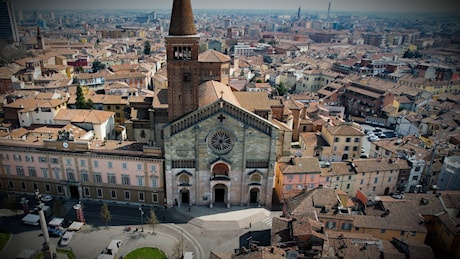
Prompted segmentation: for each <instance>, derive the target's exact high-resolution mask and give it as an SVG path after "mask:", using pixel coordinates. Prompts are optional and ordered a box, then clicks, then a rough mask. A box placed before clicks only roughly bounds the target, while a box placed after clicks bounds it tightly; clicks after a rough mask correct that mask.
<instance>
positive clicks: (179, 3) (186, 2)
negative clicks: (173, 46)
mask: <svg viewBox="0 0 460 260" xmlns="http://www.w3.org/2000/svg"><path fill="white" fill-rule="evenodd" d="M195 34H196V29H195V24H194V19H193V11H192V4H191V3H190V0H174V2H173V9H172V13H171V24H170V26H169V35H170V36H186V35H195Z"/></svg>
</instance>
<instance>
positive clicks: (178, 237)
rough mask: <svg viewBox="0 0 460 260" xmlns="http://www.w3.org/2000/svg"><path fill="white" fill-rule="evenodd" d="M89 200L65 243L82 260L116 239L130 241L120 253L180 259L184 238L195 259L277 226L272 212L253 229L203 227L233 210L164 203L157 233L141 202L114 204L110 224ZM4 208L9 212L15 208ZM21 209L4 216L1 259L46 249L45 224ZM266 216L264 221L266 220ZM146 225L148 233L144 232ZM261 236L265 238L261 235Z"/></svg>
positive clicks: (70, 211) (68, 205)
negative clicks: (149, 252)
mask: <svg viewBox="0 0 460 260" xmlns="http://www.w3.org/2000/svg"><path fill="white" fill-rule="evenodd" d="M76 203H77V202H76V201H68V202H67V203H65V204H64V205H65V207H66V209H67V214H66V215H65V219H71V220H75V219H76V213H75V210H73V209H72V208H71V206H72V205H73V204H76ZM47 204H50V203H47ZM51 204H52V202H51ZM83 204H84V214H85V219H86V223H87V224H86V225H85V226H83V228H82V229H81V230H80V231H77V232H76V234H75V235H74V237H73V239H72V241H71V242H70V244H69V246H68V247H63V248H64V249H66V248H67V249H71V250H72V251H73V252H74V253H75V255H76V257H77V258H96V257H97V256H98V255H99V254H100V253H101V252H102V250H104V248H105V247H106V246H107V245H108V244H109V242H110V241H111V240H112V239H120V240H122V241H124V242H123V245H122V246H121V248H120V251H119V253H118V256H121V255H124V254H126V253H128V252H130V251H132V250H134V249H135V248H138V247H144V246H152V247H159V248H161V249H162V250H163V251H164V252H165V253H166V254H167V255H168V257H174V256H175V254H177V252H178V246H179V245H180V242H181V243H183V245H184V248H183V250H184V252H186V251H190V252H193V255H194V257H195V258H208V257H209V253H210V252H211V251H215V252H228V253H231V252H233V250H234V249H235V248H239V247H240V246H241V245H242V242H241V241H242V238H246V237H247V236H248V232H250V231H263V230H268V229H269V228H270V227H271V216H270V218H267V217H264V216H259V218H255V216H252V217H250V219H254V220H255V221H254V222H253V223H251V225H250V226H251V228H249V225H247V226H246V224H243V225H245V227H241V226H240V227H238V226H236V225H234V224H232V223H231V222H229V221H225V222H222V224H217V225H216V224H215V223H214V224H211V225H209V227H207V224H206V223H205V224H204V226H202V227H200V226H196V225H193V224H190V223H188V222H189V221H190V220H191V219H193V218H194V217H198V216H200V217H203V216H207V215H210V216H211V217H212V214H215V215H216V216H218V215H219V214H222V213H227V214H231V212H232V209H230V210H229V209H226V208H218V207H216V208H213V209H209V208H207V207H193V208H192V209H191V211H188V208H187V207H183V208H171V209H168V210H166V209H165V208H162V207H153V209H154V210H155V213H156V215H157V217H158V220H159V221H160V223H161V224H159V225H157V226H156V227H155V232H154V234H152V233H151V227H150V226H149V225H148V224H146V223H147V217H148V213H149V211H150V207H147V206H144V207H143V208H142V209H143V211H144V215H143V218H142V219H141V212H140V210H139V206H138V205H121V204H109V210H110V212H111V215H112V219H111V220H110V222H109V223H108V227H107V228H106V227H105V223H104V221H103V220H102V219H101V217H100V209H101V206H102V203H101V202H92V201H91V202H90V201H85V202H83ZM246 209H247V208H245V207H243V208H239V207H235V208H234V209H233V212H235V210H246ZM260 210H263V209H260ZM2 211H3V212H8V211H9V210H2ZM237 212H239V211H237ZM267 212H268V211H267ZM20 213H22V211H19V212H18V216H17V217H16V216H14V215H12V216H11V215H10V216H3V217H1V218H0V226H2V227H4V228H7V229H9V230H11V231H12V232H13V236H12V238H11V240H10V241H9V243H8V244H7V245H6V247H5V249H4V250H3V251H2V252H0V257H1V258H16V257H17V256H18V254H19V253H20V252H21V250H23V249H29V250H33V251H36V250H40V249H41V247H42V243H43V236H42V235H41V233H42V232H41V230H40V227H39V226H37V227H36V226H29V225H25V224H23V223H22V222H21V218H22V214H20ZM218 213H219V214H218ZM10 214H11V213H10ZM272 214H275V215H277V214H279V212H271V213H270V215H272ZM3 215H5V214H3ZM234 215H235V217H236V218H237V217H238V216H236V214H234ZM260 219H263V221H261V220H260ZM141 221H142V223H141ZM128 226H129V227H131V231H124V229H125V227H128ZM216 226H217V227H216ZM136 228H137V231H136ZM142 229H143V232H141V230H142ZM265 233H266V232H265ZM252 234H253V237H254V238H253V239H254V240H258V241H260V240H263V237H262V236H263V234H264V232H253V233H252ZM258 234H259V235H260V237H257V235H258ZM243 240H244V239H243ZM58 242H59V238H54V237H51V238H50V244H51V245H55V246H56V247H57V248H61V247H59V246H57V245H58ZM59 257H62V255H59Z"/></svg>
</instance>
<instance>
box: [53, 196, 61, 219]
mask: <svg viewBox="0 0 460 260" xmlns="http://www.w3.org/2000/svg"><path fill="white" fill-rule="evenodd" d="M63 212H64V204H63V203H62V201H61V200H60V199H58V198H56V199H55V200H54V202H53V214H54V215H56V216H61V215H62V213H63Z"/></svg>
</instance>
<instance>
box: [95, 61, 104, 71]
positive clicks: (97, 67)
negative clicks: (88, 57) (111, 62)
mask: <svg viewBox="0 0 460 260" xmlns="http://www.w3.org/2000/svg"><path fill="white" fill-rule="evenodd" d="M92 69H93V72H98V71H100V70H103V69H105V64H104V63H102V62H100V61H98V60H95V61H94V62H93V66H92Z"/></svg>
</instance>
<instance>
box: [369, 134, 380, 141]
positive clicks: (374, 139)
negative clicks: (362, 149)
mask: <svg viewBox="0 0 460 260" xmlns="http://www.w3.org/2000/svg"><path fill="white" fill-rule="evenodd" d="M378 140H380V138H378V137H377V136H375V135H374V136H369V141H371V142H372V141H378Z"/></svg>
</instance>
